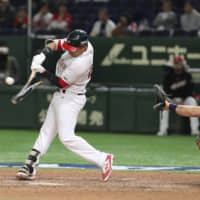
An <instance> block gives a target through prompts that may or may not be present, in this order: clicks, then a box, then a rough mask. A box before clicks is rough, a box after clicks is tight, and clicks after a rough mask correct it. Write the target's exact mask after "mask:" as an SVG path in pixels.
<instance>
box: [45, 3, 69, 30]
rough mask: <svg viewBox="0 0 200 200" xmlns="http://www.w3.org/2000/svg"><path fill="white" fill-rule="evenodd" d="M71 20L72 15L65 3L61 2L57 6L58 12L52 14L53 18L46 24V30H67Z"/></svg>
mask: <svg viewBox="0 0 200 200" xmlns="http://www.w3.org/2000/svg"><path fill="white" fill-rule="evenodd" d="M71 22H72V17H71V15H70V13H69V12H68V8H67V6H66V4H63V3H62V4H60V5H59V7H58V12H57V13H55V14H54V15H53V18H52V19H51V22H50V24H49V26H48V30H50V31H51V30H62V31H65V32H69V31H70V25H71Z"/></svg>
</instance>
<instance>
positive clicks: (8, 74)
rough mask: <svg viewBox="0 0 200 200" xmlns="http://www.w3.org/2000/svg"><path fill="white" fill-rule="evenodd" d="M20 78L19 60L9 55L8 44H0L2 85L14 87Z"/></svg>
mask: <svg viewBox="0 0 200 200" xmlns="http://www.w3.org/2000/svg"><path fill="white" fill-rule="evenodd" d="M19 78H20V68H19V64H18V62H17V59H16V58H15V57H14V56H10V55H9V48H8V46H7V44H6V42H0V83H1V84H8V85H13V84H16V83H17V82H18V81H19Z"/></svg>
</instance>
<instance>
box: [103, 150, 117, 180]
mask: <svg viewBox="0 0 200 200" xmlns="http://www.w3.org/2000/svg"><path fill="white" fill-rule="evenodd" d="M113 161H114V155H112V154H109V155H107V157H106V161H105V163H104V166H103V167H102V177H103V181H107V180H108V179H109V177H110V175H111V173H112V164H113Z"/></svg>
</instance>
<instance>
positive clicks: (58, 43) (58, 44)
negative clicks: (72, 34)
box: [53, 39, 65, 51]
mask: <svg viewBox="0 0 200 200" xmlns="http://www.w3.org/2000/svg"><path fill="white" fill-rule="evenodd" d="M53 42H55V43H56V50H57V51H63V50H65V49H64V48H63V43H64V42H65V39H57V40H53Z"/></svg>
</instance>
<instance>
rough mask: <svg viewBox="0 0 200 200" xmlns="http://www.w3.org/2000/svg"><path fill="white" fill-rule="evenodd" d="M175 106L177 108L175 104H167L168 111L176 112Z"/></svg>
mask: <svg viewBox="0 0 200 200" xmlns="http://www.w3.org/2000/svg"><path fill="white" fill-rule="evenodd" d="M177 106H178V105H177V104H173V103H170V104H169V110H172V111H174V112H176V107H177Z"/></svg>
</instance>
